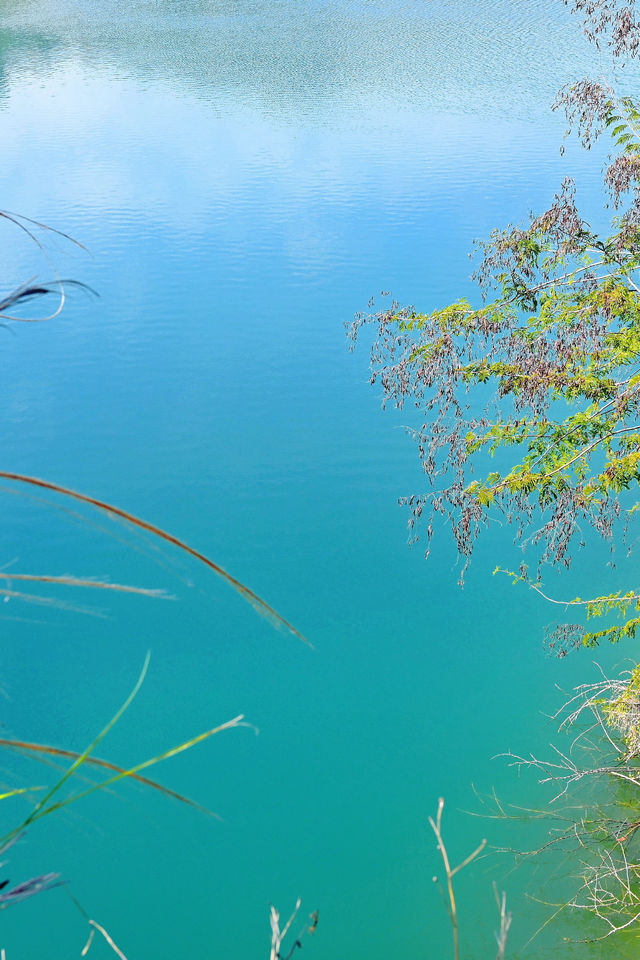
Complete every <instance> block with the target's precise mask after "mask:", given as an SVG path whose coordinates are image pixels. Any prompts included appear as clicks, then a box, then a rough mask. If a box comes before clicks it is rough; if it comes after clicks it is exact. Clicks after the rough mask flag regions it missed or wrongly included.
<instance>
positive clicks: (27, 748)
mask: <svg viewBox="0 0 640 960" xmlns="http://www.w3.org/2000/svg"><path fill="white" fill-rule="evenodd" d="M0 747H6V748H7V749H9V750H18V751H20V752H21V753H26V754H45V755H46V756H48V757H63V758H64V759H67V760H77V759H78V758H79V757H80V754H79V753H76V751H75V750H63V749H61V748H60V747H49V746H46V745H45V744H42V743H27V742H26V741H24V740H5V739H2V738H0ZM84 763H85V764H86V765H88V766H93V767H101V768H102V769H103V770H113V771H114V772H115V773H119V774H122V776H128V777H130V778H131V779H132V780H136V781H137V782H138V783H142V784H144V785H145V786H146V787H151V788H152V789H153V790H158V791H159V792H160V793H162V794H164V795H165V796H166V797H172V798H173V799H174V800H179V801H180V803H186V804H188V806H190V807H194V808H195V809H196V810H199V811H200V812H201V813H206V814H208V815H209V816H210V817H215V818H216V819H217V820H220V819H221V818H220V817H219V815H218V814H217V813H214V812H213V811H212V810H207V808H206V807H203V806H201V804H199V803H196V801H195V800H191V799H189V797H184V796H183V795H182V794H181V793H176V791H175V790H171V789H170V788H169V787H165V786H163V785H162V784H161V783H156V781H155V780H149V778H148V777H142V776H140V774H138V773H132V772H131V771H128V770H125V768H124V767H119V766H117V765H116V764H115V763H110V761H108V760H101V759H100V758H99V757H92V756H88V757H85V759H84ZM101 786H102V784H101ZM35 789H40V788H36V787H22V788H21V789H19V790H12V791H11V793H5V794H0V800H3V799H4V798H5V797H10V796H13V795H14V794H16V793H26V792H27V791H28V790H35Z"/></svg>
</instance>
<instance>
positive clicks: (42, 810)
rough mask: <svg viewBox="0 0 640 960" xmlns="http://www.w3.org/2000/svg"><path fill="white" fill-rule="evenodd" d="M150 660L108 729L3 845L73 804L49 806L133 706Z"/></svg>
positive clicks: (147, 660) (5, 838) (100, 734)
mask: <svg viewBox="0 0 640 960" xmlns="http://www.w3.org/2000/svg"><path fill="white" fill-rule="evenodd" d="M149 660H150V654H149V653H147V655H146V657H145V659H144V664H143V666H142V670H141V671H140V676H139V677H138V679H137V681H136V684H135V686H134V688H133V690H132V691H131V693H130V694H129V696H128V697H127V699H126V700H125V701H124V703H123V704H122V706H121V707H120V709H119V710H118V711H117V712H116V713H115V714H114V715H113V717H112V718H111V720H110V721H109V723H108V724H107V725H106V727H104V728H103V729H102V730H101V731H100V733H99V734H98V736H97V737H96V738H95V739H94V740H93V741H92V742H91V743H90V744H89V746H88V747H87V749H86V750H84V751H83V752H82V753H80V754H78V756H77V757H76V759H75V760H74V762H73V763H72V764H71V766H70V767H69V769H68V770H67V771H66V773H64V774H63V775H62V777H60V779H59V780H58V782H57V783H55V784H54V785H53V786H52V787H51V789H50V790H49V791H48V792H47V794H46V796H45V797H43V799H42V800H41V801H40V802H39V803H38V804H36V806H35V807H34V808H33V810H32V811H31V813H30V814H29V816H28V817H27V818H26V819H25V820H24V822H23V823H22V824H21V825H20V826H19V827H16V828H15V829H14V830H12V831H11V832H10V833H9V834H7V836H6V837H3V839H2V841H1V842H2V843H3V844H6V843H8V842H9V841H11V840H12V839H13V838H14V837H16V836H18V835H19V834H20V833H22V831H23V830H24V829H25V828H26V827H28V826H29V824H31V823H33V822H34V821H35V820H39V819H40V818H41V817H44V816H45V815H46V814H47V813H51V811H52V810H55V809H59V808H60V807H63V806H66V804H67V803H71V802H72V799H74V798H70V799H68V800H66V801H63V802H62V803H54V804H49V801H50V800H51V799H52V797H54V796H55V794H56V793H57V792H58V790H60V789H61V787H63V786H64V784H65V783H66V782H67V780H68V779H69V778H70V777H72V776H73V774H74V773H75V772H76V770H77V769H78V768H79V767H81V766H82V764H83V763H85V761H86V759H87V757H88V756H89V755H90V754H91V753H93V751H94V750H95V748H96V747H97V746H98V744H99V743H100V741H101V740H102V739H103V738H104V737H106V735H107V734H108V733H109V731H110V730H111V728H112V727H113V726H115V724H116V723H117V722H118V720H119V719H120V717H121V716H122V715H123V713H124V712H125V710H127V708H128V707H129V706H130V705H131V703H132V702H133V700H134V699H135V697H136V694H137V693H138V691H139V690H140V687H141V686H142V683H143V680H144V678H145V676H146V674H147V670H148V668H149ZM102 786H106V784H103V785H102ZM89 792H92V791H89ZM47 804H49V806H47Z"/></svg>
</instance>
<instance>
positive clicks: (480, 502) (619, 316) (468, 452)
mask: <svg viewBox="0 0 640 960" xmlns="http://www.w3.org/2000/svg"><path fill="white" fill-rule="evenodd" d="M558 105H561V106H564V107H565V109H566V111H567V115H568V116H569V119H570V121H573V122H574V123H575V124H576V125H577V127H578V130H579V132H580V133H581V134H582V137H583V141H584V142H585V144H586V145H587V146H590V144H591V141H592V140H593V138H594V137H595V136H596V135H598V133H600V132H603V131H607V132H608V134H609V135H610V137H611V142H612V145H613V149H614V151H616V154H615V156H614V157H613V158H612V159H611V161H610V163H609V165H608V167H607V169H606V172H605V183H606V185H607V187H608V189H609V191H610V193H611V196H612V200H613V205H614V207H615V208H616V209H617V211H618V212H617V213H616V214H615V216H614V217H613V218H612V220H611V230H610V232H609V234H608V235H603V236H600V235H599V234H598V233H596V232H595V231H594V230H593V229H592V228H591V226H590V225H589V224H588V223H587V222H586V221H584V220H583V219H582V218H581V216H580V214H579V212H578V208H577V206H576V200H575V187H574V185H573V183H572V182H571V181H569V180H566V181H565V182H564V183H563V185H562V188H561V189H560V191H559V192H558V194H557V195H556V197H555V199H554V201H553V204H552V205H551V207H550V208H549V209H548V210H547V211H546V212H544V213H543V214H541V215H540V216H537V217H532V218H531V220H530V221H529V223H528V224H527V225H526V226H523V227H520V226H510V227H508V228H507V229H506V230H503V231H497V230H496V231H494V232H493V233H492V234H491V236H490V238H489V240H488V241H486V242H484V243H480V244H478V251H479V254H480V257H481V262H480V266H479V269H478V270H477V273H476V279H477V280H478V281H479V283H480V285H481V288H482V291H483V296H484V300H485V302H484V303H483V304H482V305H481V306H478V307H474V306H473V305H472V304H471V303H470V302H469V301H468V300H465V299H461V300H458V301H456V302H455V303H452V304H449V305H447V306H445V307H444V308H442V309H438V310H435V311H433V312H431V313H428V314H424V313H420V312H417V311H416V310H415V309H413V308H400V307H398V305H397V304H393V305H392V307H391V308H390V309H386V310H381V311H379V312H378V313H375V314H372V315H367V316H365V315H361V316H358V317H357V318H356V321H355V323H354V325H353V327H352V330H351V333H352V336H353V337H354V338H355V336H356V335H357V332H358V329H359V328H360V327H361V326H362V325H364V324H372V325H374V326H375V327H376V328H377V337H376V339H375V342H374V345H373V350H372V382H377V383H380V384H381V385H382V387H383V391H384V399H385V403H387V402H391V403H393V404H394V405H396V406H397V407H402V406H403V405H404V403H405V401H407V400H410V401H411V402H412V403H413V404H414V405H415V406H416V407H417V408H418V409H419V410H421V411H422V414H423V423H422V426H420V427H418V428H417V429H415V430H414V431H413V433H414V436H415V439H416V441H417V443H418V448H419V453H420V457H421V459H422V462H423V466H424V470H425V473H426V476H427V478H428V481H429V483H430V488H429V489H428V490H427V492H426V493H423V494H420V495H416V496H413V497H410V498H407V500H406V502H407V503H408V505H409V506H410V508H411V510H412V517H411V524H412V527H413V528H414V531H416V536H417V535H418V532H419V529H420V524H421V522H423V521H424V519H425V515H426V517H427V518H428V522H427V537H428V538H430V537H431V536H432V533H433V529H434V522H433V521H434V516H435V515H437V514H440V515H442V516H444V517H445V518H447V519H448V520H449V522H450V524H451V527H452V531H453V534H454V537H455V540H456V543H457V546H458V549H459V551H460V553H461V554H462V555H463V557H464V560H465V566H466V563H467V562H468V561H469V559H470V557H471V554H472V551H473V546H474V543H475V540H476V538H477V536H478V534H479V532H480V530H481V529H482V528H483V527H484V526H485V525H486V523H487V522H488V521H489V519H490V518H491V517H492V516H494V515H500V514H502V515H503V516H506V518H507V520H508V522H510V523H513V524H514V526H515V527H516V530H517V535H516V539H517V540H518V541H519V542H521V543H524V542H525V541H526V542H527V543H528V544H529V545H533V546H534V547H536V546H537V548H538V562H539V563H544V562H550V563H552V564H562V565H565V566H566V565H568V564H569V563H570V562H571V558H572V555H573V552H574V547H575V546H576V541H578V542H582V541H583V537H584V533H583V530H584V527H585V525H590V526H591V527H593V528H594V529H595V530H596V531H597V532H598V533H599V534H600V535H602V536H603V537H604V538H605V539H608V540H610V541H611V542H612V543H613V537H614V529H615V527H616V525H617V523H618V522H619V521H621V522H622V526H623V528H625V530H626V526H627V525H629V524H631V523H633V521H634V520H635V508H634V507H633V506H632V504H631V503H630V502H628V492H629V491H633V490H635V489H636V488H637V487H638V485H639V484H640V108H639V107H638V106H637V105H636V103H635V101H634V100H633V99H631V98H629V97H622V98H618V97H617V96H616V94H615V92H614V91H613V90H612V89H611V88H609V87H608V86H606V85H605V84H603V83H593V82H590V81H581V82H580V83H578V84H574V85H573V86H571V87H568V88H566V89H565V90H564V91H563V92H562V93H561V95H560V97H559V100H558ZM629 194H631V195H632V196H631V200H630V201H628V202H627V205H626V208H625V209H624V210H622V211H621V210H620V208H621V206H622V205H623V201H624V200H625V198H628V195H629ZM487 398H488V402H487ZM498 454H499V455H500V456H499V460H500V468H499V469H488V468H487V467H488V464H487V458H488V457H493V456H496V455H498ZM577 603H578V601H571V602H570V603H569V604H567V605H568V606H572V605H576V604H577ZM580 603H581V605H583V606H585V607H586V613H587V616H588V617H596V616H598V617H601V616H605V615H609V614H614V615H618V616H620V617H621V618H623V620H624V622H623V624H622V625H620V624H618V625H616V626H613V627H606V628H604V629H602V630H598V631H590V632H586V633H585V634H584V635H583V642H584V643H585V644H586V645H588V646H592V645H596V644H597V643H599V642H601V641H602V640H603V639H607V640H610V641H612V642H616V641H618V640H620V639H622V638H626V637H633V636H635V634H636V631H637V630H638V627H639V626H640V618H639V617H637V616H635V615H634V616H630V614H631V612H633V613H634V614H636V613H638V611H639V610H640V607H639V606H638V603H637V598H636V593H635V592H634V591H631V592H630V593H628V594H626V595H625V596H622V595H620V594H612V595H610V596H604V597H598V598H595V599H594V600H593V601H588V602H585V603H583V602H582V601H580Z"/></svg>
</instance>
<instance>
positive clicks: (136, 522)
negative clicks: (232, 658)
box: [0, 470, 312, 646]
mask: <svg viewBox="0 0 640 960" xmlns="http://www.w3.org/2000/svg"><path fill="white" fill-rule="evenodd" d="M0 477H3V478H4V479H5V480H14V481H15V482H16V483H25V484H28V485H30V486H32V487H39V488H40V489H42V490H50V491H51V492H52V493H59V494H60V495H61V496H64V497H71V498H72V499H73V500H79V501H80V502H81V503H88V504H90V505H91V506H92V507H96V509H98V510H102V511H104V512H105V513H110V514H112V515H113V516H116V517H120V518H121V519H122V520H126V521H127V523H130V524H131V525H132V526H134V527H137V528H138V529H140V530H146V531H147V533H151V534H153V535H154V536H156V537H159V538H160V539H161V540H165V541H166V542H167V543H171V544H173V546H174V547H177V548H178V549H179V550H182V551H184V553H188V554H189V556H191V557H194V558H195V559H196V560H199V561H200V563H203V564H204V565H205V566H206V567H209V569H210V570H213V572H214V573H216V574H217V575H218V576H219V577H222V579H223V580H224V581H225V582H226V583H228V584H229V586H231V587H233V589H234V590H235V591H236V592H237V593H239V594H240V596H241V597H244V599H245V600H247V601H248V602H249V603H250V604H251V606H252V607H253V608H254V609H255V610H257V612H258V613H260V614H262V616H264V617H266V618H267V619H268V620H270V621H271V623H273V624H274V625H275V626H278V627H284V628H286V629H287V630H289V631H290V632H291V633H293V634H295V636H296V637H299V638H300V640H302V641H303V642H304V643H306V644H307V645H308V646H312V644H311V643H309V641H308V640H307V639H306V637H304V636H303V635H302V634H301V633H300V632H299V631H298V630H296V628H295V627H294V626H292V624H290V623H289V621H288V620H285V618H284V617H283V616H281V615H280V614H279V613H278V612H277V610H274V609H273V607H271V606H270V605H269V604H268V603H266V601H264V600H263V599H262V598H261V597H259V596H258V594H257V593H254V591H253V590H251V589H250V588H249V587H247V586H245V585H244V584H243V583H241V582H240V580H237V579H236V578H235V577H233V576H232V575H231V574H230V573H227V571H226V570H224V569H223V568H222V567H221V566H220V565H219V564H217V563H214V561H213V560H210V559H209V557H207V556H205V554H204V553H200V552H199V551H198V550H194V548H193V547H190V546H189V545H188V544H187V543H185V542H184V541H183V540H180V539H178V537H174V536H173V534H171V533H167V532H166V531H165V530H162V529H161V528H160V527H156V526H155V525H154V524H152V523H148V522H147V521H146V520H142V519H141V518H140V517H136V516H135V515H134V514H132V513H128V512H127V511H126V510H122V509H121V508H120V507H115V506H113V505H112V504H110V503H106V502H105V501H104V500H98V499H96V498H95V497H90V496H87V495H86V494H84V493H78V492H77V491H76V490H70V489H69V488H68V487H62V486H60V485H59V484H57V483H51V482H50V481H48V480H40V479H39V478H38V477H31V476H27V475H26V474H22V473H11V472H9V471H7V470H0Z"/></svg>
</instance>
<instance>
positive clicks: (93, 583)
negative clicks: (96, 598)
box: [0, 571, 173, 600]
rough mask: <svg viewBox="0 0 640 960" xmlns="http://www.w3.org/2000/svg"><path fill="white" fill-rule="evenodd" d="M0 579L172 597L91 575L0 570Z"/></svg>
mask: <svg viewBox="0 0 640 960" xmlns="http://www.w3.org/2000/svg"><path fill="white" fill-rule="evenodd" d="M0 580H27V581H31V582H35V583H56V584H58V583H59V584H61V585H62V586H65V587H87V588H89V589H94V590H116V591H118V592H120V593H137V594H139V595H141V596H143V597H154V598H156V599H158V600H171V599H173V598H172V597H171V595H170V594H168V593H167V592H166V591H165V590H157V589H149V588H148V587H132V586H129V584H126V583H110V582H109V581H108V580H92V579H91V577H72V576H66V575H65V576H59V577H54V576H49V575H48V574H36V573H5V572H4V571H2V572H0Z"/></svg>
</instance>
